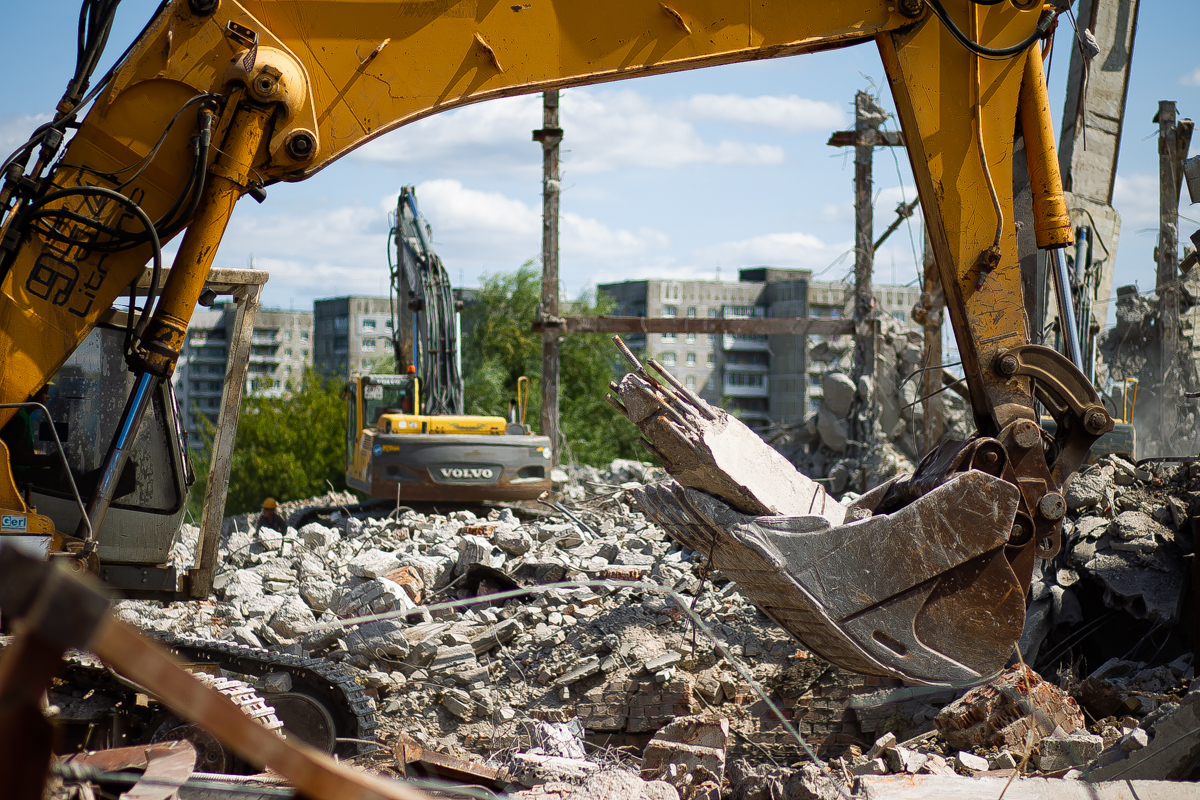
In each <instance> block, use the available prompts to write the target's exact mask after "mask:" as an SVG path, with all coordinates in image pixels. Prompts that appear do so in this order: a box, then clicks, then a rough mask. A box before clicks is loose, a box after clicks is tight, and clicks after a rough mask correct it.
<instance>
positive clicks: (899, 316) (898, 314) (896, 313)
mask: <svg viewBox="0 0 1200 800" xmlns="http://www.w3.org/2000/svg"><path fill="white" fill-rule="evenodd" d="M892 316H893V317H895V318H896V319H898V320H900V321H901V322H904V318H905V317H906V316H908V315H907V314H905V313H904V312H903V311H893V312H892Z"/></svg>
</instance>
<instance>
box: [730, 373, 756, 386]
mask: <svg viewBox="0 0 1200 800" xmlns="http://www.w3.org/2000/svg"><path fill="white" fill-rule="evenodd" d="M763 377H764V376H763V375H759V374H757V373H754V372H729V373H726V375H725V382H726V383H728V384H729V385H730V386H762V385H763Z"/></svg>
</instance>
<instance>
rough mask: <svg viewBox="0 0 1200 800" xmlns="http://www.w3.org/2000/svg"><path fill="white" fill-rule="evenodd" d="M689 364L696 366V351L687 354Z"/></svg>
mask: <svg viewBox="0 0 1200 800" xmlns="http://www.w3.org/2000/svg"><path fill="white" fill-rule="evenodd" d="M687 365H688V366H689V367H694V366H696V354H695V353H688V354H687Z"/></svg>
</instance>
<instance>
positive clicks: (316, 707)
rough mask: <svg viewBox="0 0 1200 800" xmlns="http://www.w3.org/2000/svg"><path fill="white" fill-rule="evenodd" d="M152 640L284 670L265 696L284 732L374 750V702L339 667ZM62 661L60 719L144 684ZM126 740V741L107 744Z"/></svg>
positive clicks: (97, 663) (246, 668) (131, 693)
mask: <svg viewBox="0 0 1200 800" xmlns="http://www.w3.org/2000/svg"><path fill="white" fill-rule="evenodd" d="M155 638H157V639H158V641H159V642H161V643H162V644H163V645H164V646H166V647H167V648H169V649H170V650H172V651H173V652H174V653H175V654H176V655H177V656H178V657H179V658H180V659H181V660H183V661H185V662H187V663H190V664H196V665H205V664H210V665H213V666H217V667H220V668H221V669H223V670H226V671H229V672H233V673H236V674H238V675H246V676H252V677H263V676H266V675H269V674H272V673H280V672H283V673H287V675H288V676H290V678H291V681H292V686H291V689H290V690H288V691H285V692H279V693H264V694H263V700H264V701H265V702H266V703H267V704H269V705H270V707H271V708H272V709H273V711H274V714H275V715H277V717H278V719H279V720H280V721H281V722H282V723H283V725H284V726H285V729H286V730H285V731H284V732H285V733H288V732H290V733H292V734H294V735H297V736H298V737H299V738H301V739H303V740H304V741H306V742H308V743H309V744H312V745H313V746H315V747H318V748H320V749H323V750H326V751H327V752H332V753H335V754H336V755H338V756H340V757H343V758H351V757H354V756H357V755H360V754H363V753H367V752H370V751H371V750H372V749H374V745H373V744H371V742H373V741H374V739H375V731H376V728H377V727H378V717H377V716H376V710H375V701H374V700H373V699H372V698H371V697H370V696H369V695H368V694H367V693H366V691H365V690H364V688H363V687H362V686H361V685H359V684H358V682H357V681H356V680H355V678H354V675H353V674H352V673H351V672H350V671H349V670H347V669H346V668H345V667H343V666H341V665H340V664H337V663H334V662H331V661H326V660H324V659H320V658H304V657H301V656H294V655H290V654H288V653H272V652H268V651H266V650H260V649H258V648H254V647H246V646H244V645H239V644H235V643H233V642H224V641H213V640H210V639H202V638H199V637H196V636H162V635H157V636H156V637H155ZM10 641H11V637H8V636H0V651H2V650H3V649H4V648H5V647H6V646H7V645H8V643H9V642H10ZM63 665H64V668H63V671H62V672H61V673H60V676H59V678H60V679H59V684H58V685H57V686H56V689H55V691H54V692H53V694H54V697H53V698H52V700H51V703H52V705H55V706H58V707H60V719H61V720H62V721H64V722H74V723H82V724H85V725H96V724H98V723H99V722H100V721H101V720H102V719H104V718H107V717H114V716H116V715H118V714H119V713H123V711H122V709H124V710H125V711H128V710H129V709H131V708H132V707H133V706H135V705H136V704H137V701H136V697H135V695H136V694H137V693H138V692H141V691H142V690H141V688H140V687H138V686H137V685H136V684H134V683H132V682H130V681H127V680H125V679H124V678H122V677H121V676H120V675H117V674H116V673H114V672H113V671H112V670H111V669H109V668H108V667H107V666H106V665H105V664H104V662H103V661H101V660H100V659H99V658H97V657H96V656H94V655H92V654H91V653H84V652H80V651H77V650H70V651H68V652H67V653H66V655H64V657H63ZM231 685H232V684H231ZM233 699H234V701H235V702H237V698H233ZM252 699H253V698H251V700H252ZM268 721H269V720H268ZM147 724H151V723H149V722H148V723H147ZM268 727H270V726H268ZM272 729H273V728H272ZM123 743H127V742H124V741H122V742H113V743H111V745H110V746H117V745H119V744H123ZM89 744H95V743H94V742H87V741H85V742H83V746H85V747H86V746H88V745H89Z"/></svg>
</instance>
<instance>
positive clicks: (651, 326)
mask: <svg viewBox="0 0 1200 800" xmlns="http://www.w3.org/2000/svg"><path fill="white" fill-rule="evenodd" d="M533 327H534V330H540V329H541V327H542V325H541V323H537V322H535V323H534V324H533ZM559 328H560V330H562V331H563V332H565V333H730V334H742V335H767V336H771V335H776V336H778V335H792V336H805V335H809V334H812V335H819V336H840V335H842V334H849V333H854V322H853V321H852V320H848V319H803V318H799V317H795V318H786V319H784V318H776V319H721V318H717V317H695V318H691V317H687V318H684V317H679V318H671V319H666V318H662V317H566V318H564V319H563V324H562V325H561V326H559Z"/></svg>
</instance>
